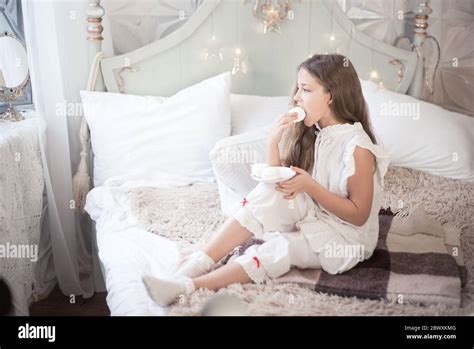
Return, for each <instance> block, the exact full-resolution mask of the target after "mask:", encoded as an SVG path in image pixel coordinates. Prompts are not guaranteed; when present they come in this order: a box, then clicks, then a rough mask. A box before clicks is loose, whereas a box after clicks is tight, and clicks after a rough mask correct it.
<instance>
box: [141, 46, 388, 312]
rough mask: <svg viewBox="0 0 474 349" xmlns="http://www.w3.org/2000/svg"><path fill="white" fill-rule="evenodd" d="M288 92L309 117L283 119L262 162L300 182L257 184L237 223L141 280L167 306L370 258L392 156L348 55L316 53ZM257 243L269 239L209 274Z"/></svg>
mask: <svg viewBox="0 0 474 349" xmlns="http://www.w3.org/2000/svg"><path fill="white" fill-rule="evenodd" d="M292 95H293V97H292V103H293V105H294V106H299V107H301V108H303V109H304V110H305V112H306V118H305V119H304V121H303V122H299V123H296V124H295V123H294V122H293V121H294V120H296V118H297V115H295V114H290V113H287V114H285V115H283V117H282V118H281V119H280V120H279V121H278V122H277V123H276V124H275V126H274V127H273V130H272V132H271V133H270V135H269V138H268V141H267V151H266V163H267V164H269V165H271V166H290V165H291V168H292V169H293V170H294V171H295V172H296V173H297V174H296V176H294V177H293V178H291V179H289V180H286V181H283V182H279V183H277V184H267V183H260V184H258V185H257V186H256V187H255V189H253V190H252V191H251V192H250V193H249V194H248V195H247V196H246V197H245V200H243V207H242V208H240V209H239V211H238V212H237V213H236V214H235V215H234V217H233V218H230V219H228V220H227V221H226V223H225V224H224V225H223V227H222V228H221V229H220V231H219V232H218V233H217V234H216V235H215V236H214V238H213V239H212V241H210V242H209V243H208V245H207V246H206V247H205V248H204V249H203V251H198V252H195V253H194V254H192V255H191V256H190V258H189V259H187V260H186V261H184V263H182V265H181V267H180V268H179V269H178V271H177V272H176V274H175V276H174V277H171V278H155V277H151V276H144V277H143V281H144V283H145V286H146V288H147V290H148V293H149V294H150V296H151V297H152V298H153V299H154V300H155V302H157V303H158V304H160V305H168V304H171V303H172V302H174V301H175V300H176V299H177V298H178V296H179V295H181V294H186V295H188V294H190V293H191V292H193V291H194V290H195V289H198V288H208V289H211V290H217V289H219V288H222V287H225V286H227V285H229V284H232V283H247V282H255V283H261V282H264V281H265V280H267V279H273V278H277V277H279V276H281V275H283V274H285V273H287V272H288V271H289V270H290V268H291V267H297V268H322V269H323V270H325V271H326V272H328V273H330V274H338V273H343V272H345V271H347V270H349V269H351V268H353V267H354V266H355V265H356V264H357V263H358V262H360V261H362V260H364V259H368V258H370V256H371V255H372V253H373V251H374V249H375V246H376V244H377V239H378V231H379V230H378V229H379V225H378V212H379V210H380V207H381V200H382V191H383V178H384V176H385V173H386V171H387V167H388V156H387V155H386V153H385V152H384V151H383V150H382V149H381V148H380V147H379V146H378V145H376V140H375V137H374V135H373V133H372V131H371V128H370V124H369V119H368V115H367V107H366V104H365V100H364V97H363V95H362V90H361V86H360V82H359V79H358V77H357V73H356V72H355V70H354V67H353V66H352V64H351V62H350V61H349V60H348V59H347V58H345V57H344V56H341V55H314V56H312V57H311V58H308V59H307V60H306V61H304V62H303V63H301V64H300V66H299V67H298V78H297V84H296V86H295V90H294V92H293V94H292ZM285 130H287V132H286V134H285V137H284V139H283V140H284V142H280V140H281V139H282V136H283V134H284V133H285ZM280 143H283V144H284V146H283V149H282V154H283V160H282V161H281V160H280V151H279V144H280ZM252 237H256V238H259V239H262V240H264V243H263V244H260V245H253V246H251V247H249V248H248V249H247V250H246V251H245V254H243V255H242V256H239V257H237V258H235V259H234V260H233V261H232V262H229V263H227V264H226V265H225V266H223V267H221V268H218V269H216V270H213V269H214V266H215V264H216V262H218V261H219V260H220V259H221V258H223V257H224V256H226V255H227V254H228V253H229V252H231V251H232V250H233V249H234V248H235V247H237V246H240V245H242V244H243V243H244V242H245V241H247V240H248V239H250V238H252Z"/></svg>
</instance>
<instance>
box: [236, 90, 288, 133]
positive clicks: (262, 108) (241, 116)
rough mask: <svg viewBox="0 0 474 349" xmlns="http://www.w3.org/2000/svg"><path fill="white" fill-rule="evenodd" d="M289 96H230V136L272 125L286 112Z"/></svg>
mask: <svg viewBox="0 0 474 349" xmlns="http://www.w3.org/2000/svg"><path fill="white" fill-rule="evenodd" d="M289 100H290V97H289V96H277V97H264V96H253V95H239V94H231V95H230V108H231V113H232V135H236V134H240V133H244V132H247V131H251V130H254V129H256V128H259V127H262V126H266V125H268V124H273V122H275V120H277V119H278V118H280V117H281V116H282V115H283V114H284V113H285V112H286V111H287V110H288V104H289V103H288V102H289Z"/></svg>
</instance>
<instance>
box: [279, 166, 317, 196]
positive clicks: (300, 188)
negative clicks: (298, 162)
mask: <svg viewBox="0 0 474 349" xmlns="http://www.w3.org/2000/svg"><path fill="white" fill-rule="evenodd" d="M291 169H292V170H293V171H295V172H296V176H294V177H293V178H291V179H289V180H287V181H284V182H278V183H277V186H276V187H275V190H276V191H280V192H282V193H284V194H286V195H284V196H283V198H285V199H288V200H291V199H294V198H295V197H296V195H298V194H299V193H304V192H306V191H308V188H309V185H310V184H311V182H312V181H313V178H312V177H311V175H310V174H309V173H308V172H306V171H305V170H303V169H301V168H298V167H295V166H291Z"/></svg>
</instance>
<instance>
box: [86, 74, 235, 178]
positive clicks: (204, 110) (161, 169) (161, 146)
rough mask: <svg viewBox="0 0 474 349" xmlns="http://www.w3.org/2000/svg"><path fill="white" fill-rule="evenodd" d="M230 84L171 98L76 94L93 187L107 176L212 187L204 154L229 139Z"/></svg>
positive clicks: (215, 80) (217, 82)
mask: <svg viewBox="0 0 474 349" xmlns="http://www.w3.org/2000/svg"><path fill="white" fill-rule="evenodd" d="M230 83H231V74H230V72H225V73H222V74H220V75H217V76H215V77H212V78H209V79H207V80H204V81H202V82H200V83H198V84H196V85H193V86H190V87H188V88H186V89H184V90H182V91H180V92H178V93H176V94H175V95H174V96H172V97H154V96H135V95H124V94H117V93H109V92H88V91H81V98H82V103H83V107H84V117H85V118H86V120H87V123H88V125H89V128H90V132H91V142H92V149H93V152H94V155H95V158H94V185H95V186H99V185H102V184H103V183H104V181H105V180H107V179H108V178H110V177H112V176H121V177H124V178H128V177H130V178H135V179H137V178H138V179H142V177H146V179H147V180H153V179H156V180H157V181H160V182H161V183H162V184H163V185H166V186H179V185H188V184H191V183H194V182H199V181H202V182H211V181H213V180H214V175H213V172H212V167H211V163H210V161H209V157H208V154H209V151H210V150H211V149H212V147H213V146H214V144H215V143H216V142H217V141H218V140H219V139H221V138H224V137H227V136H229V135H230V127H231V124H230ZM210 101H212V102H210Z"/></svg>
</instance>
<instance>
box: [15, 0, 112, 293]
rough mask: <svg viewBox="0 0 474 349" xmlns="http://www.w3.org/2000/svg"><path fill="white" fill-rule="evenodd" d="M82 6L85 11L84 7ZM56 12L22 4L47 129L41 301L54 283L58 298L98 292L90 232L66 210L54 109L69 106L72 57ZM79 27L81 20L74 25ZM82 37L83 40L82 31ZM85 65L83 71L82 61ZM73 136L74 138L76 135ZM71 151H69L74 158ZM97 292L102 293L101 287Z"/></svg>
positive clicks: (62, 115)
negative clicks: (67, 65)
mask: <svg viewBox="0 0 474 349" xmlns="http://www.w3.org/2000/svg"><path fill="white" fill-rule="evenodd" d="M84 3H85V4H84V6H87V2H84ZM57 12H58V2H54V1H36V0H26V1H23V15H24V24H25V37H26V46H27V51H28V60H29V67H30V74H31V81H32V88H33V101H34V105H35V109H36V110H37V112H38V116H39V117H41V118H43V119H44V121H45V122H46V125H47V127H46V131H45V133H44V134H41V135H40V136H41V139H42V141H41V146H42V149H41V150H42V154H43V167H44V170H45V176H46V178H45V181H46V189H47V203H48V207H47V210H46V214H45V217H44V220H45V222H44V224H43V230H42V235H41V241H40V246H39V251H40V259H39V261H38V264H37V267H36V282H35V291H34V292H35V293H36V294H37V295H40V296H41V295H44V294H47V293H49V291H50V290H51V288H52V287H54V285H55V284H56V281H57V283H58V284H59V287H60V289H61V291H62V293H63V294H65V295H72V294H74V295H82V296H83V297H86V298H87V297H90V296H92V294H93V293H94V291H95V290H97V287H96V285H95V282H94V266H93V263H92V257H91V254H92V253H91V243H90V236H91V232H90V229H89V226H88V224H87V223H88V222H87V220H86V219H84V217H80V216H78V215H77V214H76V213H75V211H74V209H73V208H72V205H71V200H72V197H73V196H72V179H71V178H72V173H71V165H70V164H71V155H70V154H71V152H70V139H69V132H68V119H67V117H68V116H67V115H66V114H67V112H66V111H65V110H66V108H60V107H59V106H61V105H64V103H65V101H66V100H68V99H67V97H68V96H67V94H68V93H67V88H70V84H71V83H70V82H69V80H68V79H70V76H65V75H67V74H66V73H67V70H65V69H64V66H65V63H64V62H61V57H69V56H72V57H74V53H72V52H64V50H67V48H65V47H64V46H63V45H62V44H61V43H62V40H65V39H64V36H65V28H62V27H61V25H62V24H63V23H67V21H66V22H65V21H64V18H63V19H61V18H59V17H60V15H62V14H60V13H57ZM71 17H72V16H71ZM70 19H71V18H70ZM78 20H79V21H82V20H81V19H78ZM84 23H85V20H84V22H77V24H74V25H81V24H84ZM84 27H85V25H82V28H84ZM83 31H84V32H83V33H84V37H85V35H86V33H85V29H83ZM68 39H69V40H71V39H70V38H68ZM84 40H85V39H84ZM61 51H63V52H61ZM72 57H71V58H72ZM84 65H85V67H87V60H86V62H84ZM86 69H87V68H86ZM76 93H78V91H76ZM72 133H73V134H75V135H77V132H75V131H74V132H72ZM76 151H77V149H73V153H74V152H76ZM100 291H103V289H102V287H101V289H100Z"/></svg>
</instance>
